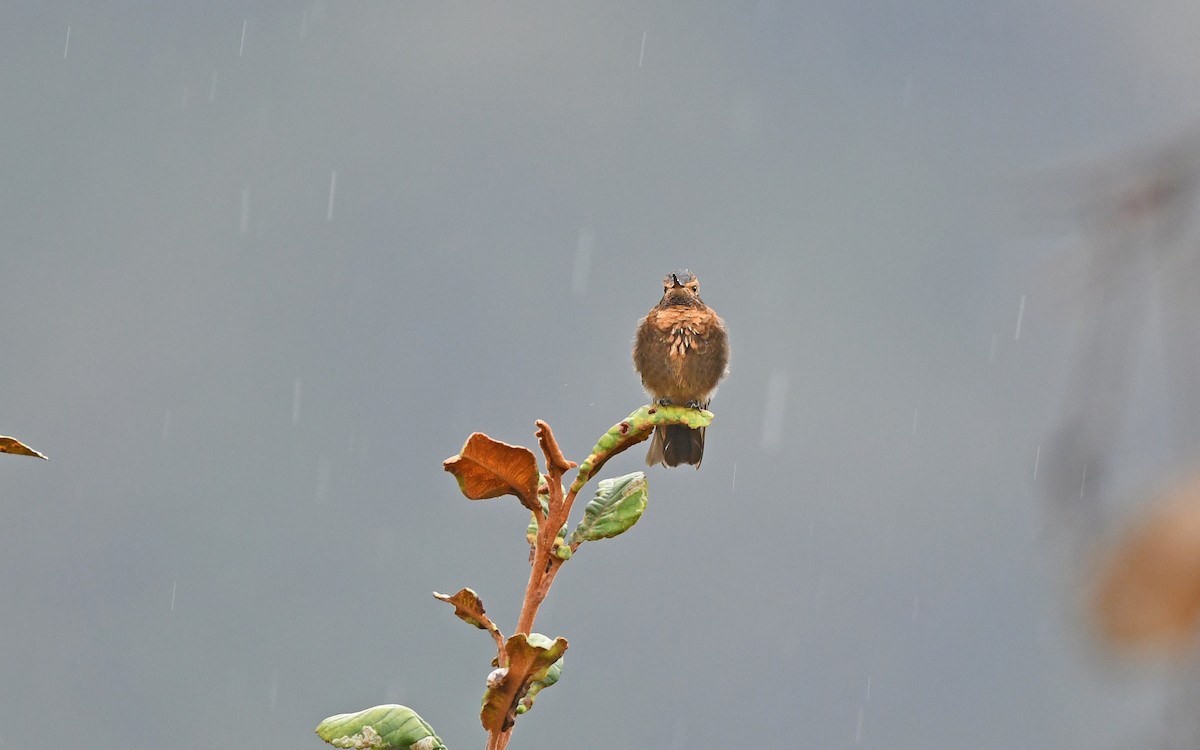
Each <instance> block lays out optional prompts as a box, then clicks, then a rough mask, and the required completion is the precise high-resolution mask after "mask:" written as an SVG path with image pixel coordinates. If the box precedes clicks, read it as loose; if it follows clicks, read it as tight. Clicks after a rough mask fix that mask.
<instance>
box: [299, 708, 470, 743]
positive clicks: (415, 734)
mask: <svg viewBox="0 0 1200 750" xmlns="http://www.w3.org/2000/svg"><path fill="white" fill-rule="evenodd" d="M317 736H318V737H320V738H321V739H323V740H325V741H326V742H328V743H329V744H331V745H333V746H334V747H341V748H353V750H372V749H373V750H446V746H445V745H443V744H442V740H441V739H440V738H439V737H438V736H437V734H435V733H434V731H433V727H431V726H429V723H428V722H426V721H425V720H424V719H422V718H421V717H420V716H418V715H417V712H416V711H414V710H412V709H411V708H408V707H407V706H398V705H395V704H389V705H384V706H375V707H374V708H368V709H366V710H364V711H359V712H358V713H353V714H338V715H337V716H330V717H329V718H328V719H326V720H325V721H322V722H321V723H320V724H318V725H317Z"/></svg>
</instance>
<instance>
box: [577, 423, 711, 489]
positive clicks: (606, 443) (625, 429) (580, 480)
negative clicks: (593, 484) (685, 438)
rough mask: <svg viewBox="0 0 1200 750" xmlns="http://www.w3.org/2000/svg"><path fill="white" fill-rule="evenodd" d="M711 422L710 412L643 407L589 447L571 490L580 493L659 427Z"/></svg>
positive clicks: (703, 425)
mask: <svg viewBox="0 0 1200 750" xmlns="http://www.w3.org/2000/svg"><path fill="white" fill-rule="evenodd" d="M712 421H713V413H712V412H711V411H706V410H704V409H692V408H690V407H687V406H655V405H647V406H643V407H642V408H640V409H638V410H637V411H635V412H633V413H632V414H630V415H629V416H628V417H625V419H624V420H622V421H620V422H618V423H617V424H615V425H613V426H612V427H610V428H609V430H608V432H606V433H604V434H603V435H601V436H600V439H599V440H597V441H596V445H595V447H593V448H592V452H591V455H589V456H588V457H587V458H586V459H585V460H584V462H583V463H582V464H580V466H579V473H578V474H577V475H576V477H575V481H574V482H572V483H571V490H573V491H574V492H579V490H581V489H583V486H584V485H585V484H587V482H588V480H589V479H591V477H592V475H594V474H595V473H596V472H597V471H599V470H600V467H601V466H603V465H604V464H605V463H606V462H607V461H608V460H609V459H610V458H612V457H613V456H615V455H617V454H618V453H621V452H622V451H625V450H628V449H629V448H632V447H633V446H635V445H637V444H638V443H640V442H642V441H643V440H645V439H646V438H648V437H650V434H651V433H652V432H654V428H655V427H657V426H658V425H668V424H685V425H687V426H688V427H690V428H692V429H693V430H694V429H697V428H699V427H708V426H709V424H711V423H712Z"/></svg>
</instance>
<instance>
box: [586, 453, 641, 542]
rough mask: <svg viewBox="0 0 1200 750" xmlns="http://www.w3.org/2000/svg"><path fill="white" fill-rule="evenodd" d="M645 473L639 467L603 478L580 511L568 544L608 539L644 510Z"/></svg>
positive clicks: (625, 529) (624, 528)
mask: <svg viewBox="0 0 1200 750" xmlns="http://www.w3.org/2000/svg"><path fill="white" fill-rule="evenodd" d="M646 500H647V487H646V475H645V474H644V473H642V472H640V471H635V472H633V473H632V474H626V475H625V476H623V477H617V478H615V479H604V480H602V481H601V482H600V486H599V487H597V488H596V497H595V498H594V499H593V500H592V501H591V502H590V503H588V504H587V507H586V508H584V511H583V520H581V521H580V522H579V525H578V526H576V527H575V530H574V531H572V532H571V545H572V546H573V547H577V546H579V545H580V544H582V543H583V542H591V541H595V540H597V539H609V538H611V537H614V536H617V535H618V534H621V533H623V532H625V531H628V530H629V528H630V527H631V526H633V525H634V524H635V523H637V522H638V519H639V518H641V517H642V512H643V511H645V510H646Z"/></svg>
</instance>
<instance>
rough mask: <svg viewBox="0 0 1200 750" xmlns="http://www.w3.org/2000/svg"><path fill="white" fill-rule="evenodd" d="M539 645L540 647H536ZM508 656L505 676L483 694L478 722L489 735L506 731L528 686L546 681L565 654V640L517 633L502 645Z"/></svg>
mask: <svg viewBox="0 0 1200 750" xmlns="http://www.w3.org/2000/svg"><path fill="white" fill-rule="evenodd" d="M539 644H541V645H539ZM504 650H505V653H506V654H507V656H508V672H507V674H504V675H502V676H498V677H497V679H496V680H495V684H494V685H491V686H489V687H488V689H487V691H486V692H485V693H484V694H483V709H482V710H481V711H480V712H479V720H480V722H482V724H483V728H484V729H486V730H487V731H489V732H492V731H501V732H502V731H505V730H507V729H508V728H509V727H511V726H512V725H513V723H514V722H515V721H516V716H517V713H518V709H519V708H520V701H521V699H522V698H524V697H525V695H526V693H527V692H528V691H529V688H530V685H531V684H532V683H533V682H535V681H538V680H545V679H546V678H547V677H548V676H549V673H550V669H551V667H553V666H554V663H555V662H557V661H558V660H559V659H561V658H562V656H563V653H564V652H566V650H567V639H565V638H556V639H554V640H553V641H552V640H550V639H549V638H547V637H546V636H544V635H540V634H538V633H530V634H529V636H525V635H524V634H523V633H517V634H516V635H514V636H512V637H511V638H509V639H508V642H507V643H505V645H504Z"/></svg>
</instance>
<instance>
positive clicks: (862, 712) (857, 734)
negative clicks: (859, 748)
mask: <svg viewBox="0 0 1200 750" xmlns="http://www.w3.org/2000/svg"><path fill="white" fill-rule="evenodd" d="M866 718H867V710H866V709H865V708H863V707H862V706H859V707H858V722H857V723H856V724H855V726H854V744H856V745H861V744H862V730H863V720H864V719H866Z"/></svg>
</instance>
